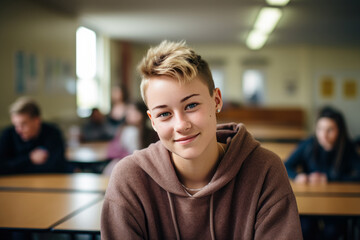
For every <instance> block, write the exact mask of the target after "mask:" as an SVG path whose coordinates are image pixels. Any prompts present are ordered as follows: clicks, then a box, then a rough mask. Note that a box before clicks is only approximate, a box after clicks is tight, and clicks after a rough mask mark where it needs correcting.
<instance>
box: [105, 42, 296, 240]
mask: <svg viewBox="0 0 360 240" xmlns="http://www.w3.org/2000/svg"><path fill="white" fill-rule="evenodd" d="M139 69H140V72H141V74H142V83H141V94H142V97H143V100H144V101H145V103H146V105H147V107H148V116H149V118H150V119H151V123H152V126H153V128H154V129H155V131H156V132H157V134H158V136H159V139H160V141H158V142H157V143H155V144H152V145H150V146H149V147H148V148H146V149H144V150H140V151H137V152H135V153H134V154H133V155H131V156H128V157H126V158H124V159H123V160H121V161H120V162H119V163H118V164H117V165H116V166H115V168H114V170H113V173H112V175H111V179H110V183H109V186H108V189H107V191H106V196H105V201H104V205H103V211H102V220H101V236H102V238H103V239H302V235H301V229H300V221H299V215H298V211H297V206H296V201H295V197H294V194H293V192H292V189H291V186H290V184H289V181H288V177H287V175H286V172H285V167H284V166H283V164H282V162H281V160H280V159H279V157H278V156H276V155H275V154H274V153H272V152H270V151H268V150H266V149H264V148H262V147H261V146H260V144H259V142H257V141H255V140H254V138H253V137H252V136H251V134H250V133H248V132H247V131H246V129H245V128H244V126H243V125H242V124H238V125H237V124H223V125H219V126H217V122H216V113H217V112H219V111H220V110H221V107H222V104H223V102H222V98H221V93H220V90H219V89H218V88H215V87H214V82H213V79H212V76H211V72H210V69H209V67H208V64H207V63H206V62H205V61H204V60H203V59H202V58H201V57H200V56H199V55H197V54H196V53H195V52H194V51H193V50H192V49H190V48H189V47H187V46H186V45H185V44H184V43H183V42H180V43H173V42H167V41H164V42H162V43H161V44H160V45H159V46H157V47H154V48H151V49H149V51H148V53H147V55H146V56H145V57H144V59H143V60H142V63H141V64H140V66H139Z"/></svg>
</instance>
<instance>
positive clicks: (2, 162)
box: [0, 97, 70, 174]
mask: <svg viewBox="0 0 360 240" xmlns="http://www.w3.org/2000/svg"><path fill="white" fill-rule="evenodd" d="M10 115H11V122H12V124H13V126H9V127H7V128H6V129H4V130H3V132H2V135H1V137H0V174H14V173H47V172H64V171H70V170H69V168H68V167H67V166H66V161H65V156H64V152H65V144H64V141H63V137H62V134H61V132H60V130H59V129H58V128H57V127H55V126H54V125H52V124H49V123H45V122H43V121H42V119H41V114H40V108H39V106H38V104H37V103H36V102H35V101H34V100H32V99H30V98H27V97H21V98H19V99H18V100H17V101H15V102H14V103H13V104H12V105H11V107H10Z"/></svg>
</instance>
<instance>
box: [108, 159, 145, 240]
mask: <svg viewBox="0 0 360 240" xmlns="http://www.w3.org/2000/svg"><path fill="white" fill-rule="evenodd" d="M128 159H129V158H125V159H123V160H121V161H120V162H119V163H118V164H117V165H116V166H115V168H114V170H113V172H112V175H111V178H110V182H109V186H108V188H107V190H106V195H105V201H104V204H103V209H102V215H101V239H111V240H116V239H147V238H146V236H145V234H144V232H145V229H143V228H144V226H145V216H144V213H143V211H142V209H143V207H142V205H141V202H140V200H139V198H137V197H136V196H137V195H136V193H135V192H134V189H132V187H131V184H129V182H131V181H134V175H133V174H137V173H136V170H134V166H133V165H132V164H129V161H127V160H128Z"/></svg>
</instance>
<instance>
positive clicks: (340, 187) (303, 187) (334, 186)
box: [290, 181, 360, 206]
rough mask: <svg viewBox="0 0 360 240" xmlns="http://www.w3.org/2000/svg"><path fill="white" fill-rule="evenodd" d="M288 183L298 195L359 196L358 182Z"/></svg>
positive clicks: (359, 184)
mask: <svg viewBox="0 0 360 240" xmlns="http://www.w3.org/2000/svg"><path fill="white" fill-rule="evenodd" d="M290 184H291V187H292V189H293V191H294V193H295V195H298V196H337V197H360V183H344V182H330V183H326V184H299V183H294V182H292V181H290ZM359 206H360V202H359Z"/></svg>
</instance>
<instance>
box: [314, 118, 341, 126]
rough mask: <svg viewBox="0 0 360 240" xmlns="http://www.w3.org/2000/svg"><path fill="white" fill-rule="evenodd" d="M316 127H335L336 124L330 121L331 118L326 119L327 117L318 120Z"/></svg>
mask: <svg viewBox="0 0 360 240" xmlns="http://www.w3.org/2000/svg"><path fill="white" fill-rule="evenodd" d="M317 125H318V126H322V127H329V128H330V127H337V124H336V122H335V121H334V120H333V119H331V118H327V117H322V118H320V119H319V120H318V122H317Z"/></svg>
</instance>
